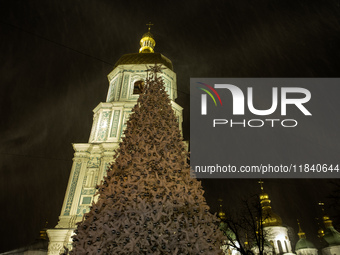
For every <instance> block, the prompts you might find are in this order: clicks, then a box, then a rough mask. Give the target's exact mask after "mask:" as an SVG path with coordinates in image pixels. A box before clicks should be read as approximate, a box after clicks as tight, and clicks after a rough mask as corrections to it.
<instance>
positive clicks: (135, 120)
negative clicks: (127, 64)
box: [70, 65, 223, 255]
mask: <svg viewBox="0 0 340 255" xmlns="http://www.w3.org/2000/svg"><path fill="white" fill-rule="evenodd" d="M149 71H151V74H150V75H148V78H147V80H146V86H145V88H144V91H143V93H142V94H141V95H140V97H139V99H138V101H137V104H136V105H135V107H134V108H133V110H132V113H131V115H130V118H129V120H128V122H127V128H126V130H125V131H124V134H125V137H124V138H123V139H122V142H121V143H120V146H119V148H118V149H117V152H116V154H115V156H114V163H113V164H112V165H111V167H110V169H109V170H108V173H107V177H105V178H104V180H103V181H102V183H101V184H100V185H99V187H98V193H97V195H98V196H99V197H98V201H97V202H96V203H94V204H93V205H92V207H91V210H90V212H89V213H87V214H86V215H85V216H84V219H83V221H82V222H80V223H79V224H78V227H77V229H76V230H75V233H76V235H74V236H73V250H72V251H71V252H70V253H71V254H75V255H79V254H110V255H111V254H221V250H220V246H221V243H222V239H223V234H222V232H220V230H219V229H218V225H217V221H218V219H217V217H216V216H215V215H212V214H211V213H209V207H208V205H207V203H206V201H205V198H204V197H203V193H204V191H203V189H202V186H201V183H200V182H199V181H197V180H196V179H195V178H192V177H190V166H189V165H188V163H187V160H188V153H187V152H186V150H185V145H184V142H183V141H182V136H181V133H180V130H179V127H178V122H177V118H176V116H175V114H174V111H173V110H172V107H171V101H170V99H169V96H168V95H167V93H166V91H165V88H164V84H163V81H162V79H161V78H159V77H157V73H158V72H160V71H161V67H160V66H158V65H155V66H153V67H151V68H150V70H149Z"/></svg>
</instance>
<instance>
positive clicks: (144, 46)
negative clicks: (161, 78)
mask: <svg viewBox="0 0 340 255" xmlns="http://www.w3.org/2000/svg"><path fill="white" fill-rule="evenodd" d="M146 25H147V26H149V28H148V32H146V33H145V34H144V35H143V37H142V39H140V42H139V44H140V49H139V53H154V51H153V49H154V48H155V45H156V42H155V40H154V39H153V35H152V34H151V32H150V29H151V26H153V24H151V22H149V23H148V24H146Z"/></svg>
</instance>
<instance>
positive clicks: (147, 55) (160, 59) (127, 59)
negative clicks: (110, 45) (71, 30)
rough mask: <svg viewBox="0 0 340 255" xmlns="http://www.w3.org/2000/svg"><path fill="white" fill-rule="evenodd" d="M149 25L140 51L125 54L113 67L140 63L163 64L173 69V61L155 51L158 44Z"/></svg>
mask: <svg viewBox="0 0 340 255" xmlns="http://www.w3.org/2000/svg"><path fill="white" fill-rule="evenodd" d="M147 25H148V26H149V29H148V32H146V33H145V34H144V35H143V37H142V39H141V40H140V49H139V53H130V54H125V55H123V56H122V57H121V58H120V59H119V60H118V61H117V62H116V64H115V66H114V67H113V69H115V68H116V67H118V66H120V65H140V64H143V65H144V64H152V65H154V64H155V63H157V64H162V65H164V66H166V67H167V68H169V69H170V70H173V66H172V62H171V60H170V59H168V58H167V57H165V56H164V55H162V54H161V53H157V52H156V53H155V52H154V47H155V45H156V42H155V40H154V39H153V35H152V34H151V33H150V26H151V25H152V24H151V23H149V24H147Z"/></svg>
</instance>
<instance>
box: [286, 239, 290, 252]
mask: <svg viewBox="0 0 340 255" xmlns="http://www.w3.org/2000/svg"><path fill="white" fill-rule="evenodd" d="M285 246H286V252H289V250H288V245H287V241H285Z"/></svg>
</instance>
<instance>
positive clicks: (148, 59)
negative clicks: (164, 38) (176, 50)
mask: <svg viewBox="0 0 340 255" xmlns="http://www.w3.org/2000/svg"><path fill="white" fill-rule="evenodd" d="M155 63H157V64H163V65H165V66H166V67H168V68H169V69H171V70H173V68H172V62H171V60H170V59H168V58H167V57H165V56H163V55H162V54H160V53H132V54H125V55H123V56H122V57H121V58H120V59H119V60H118V61H117V63H116V64H115V66H114V68H116V67H117V66H119V65H134V64H150V65H154V64H155Z"/></svg>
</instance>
